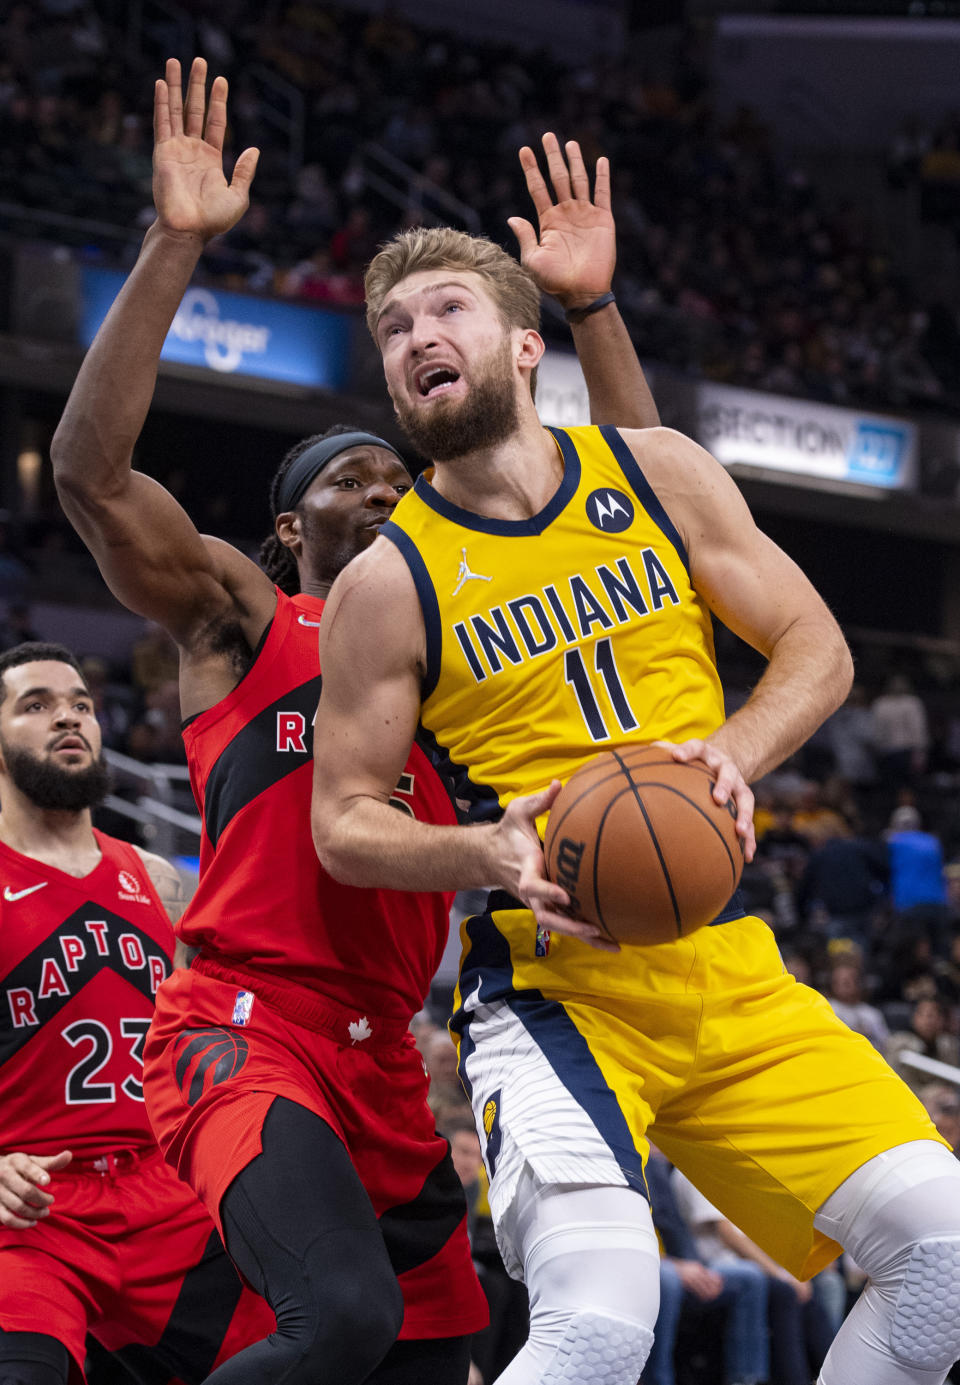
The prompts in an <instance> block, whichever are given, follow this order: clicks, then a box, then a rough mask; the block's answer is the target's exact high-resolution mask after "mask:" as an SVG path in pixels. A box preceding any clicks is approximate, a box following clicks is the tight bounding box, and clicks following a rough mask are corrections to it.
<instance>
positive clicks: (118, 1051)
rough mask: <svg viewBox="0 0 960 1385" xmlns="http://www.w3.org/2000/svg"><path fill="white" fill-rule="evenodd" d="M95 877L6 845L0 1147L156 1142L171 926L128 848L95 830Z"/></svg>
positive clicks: (78, 1148) (0, 927)
mask: <svg viewBox="0 0 960 1385" xmlns="http://www.w3.org/2000/svg"><path fill="white" fill-rule="evenodd" d="M96 838H97V842H98V843H99V845H100V849H101V851H102V852H103V859H102V861H101V862H100V864H99V865H98V866H97V867H96V868H95V869H94V870H92V871H91V872H90V874H89V875H84V876H81V877H79V878H78V877H76V876H73V875H67V874H66V873H65V872H64V871H62V870H57V869H56V867H55V866H48V865H45V864H44V863H43V862H42V861H34V860H33V859H32V858H31V857H29V856H22V855H21V854H20V853H19V852H18V851H13V850H11V848H10V847H8V846H5V845H4V844H3V843H2V842H0V1112H2V1113H3V1114H2V1117H0V1149H2V1150H3V1151H4V1152H6V1153H11V1152H12V1151H14V1150H26V1151H27V1152H28V1153H31V1154H55V1153H56V1152H57V1151H58V1150H61V1149H71V1150H73V1152H74V1154H83V1153H85V1152H86V1153H99V1152H101V1151H104V1150H114V1149H136V1148H141V1147H142V1146H144V1145H152V1144H153V1143H154V1139H153V1134H152V1132H151V1130H150V1125H149V1123H148V1121H147V1114H146V1108H145V1107H144V1104H143V1088H142V1086H141V1085H140V1077H141V1072H142V1067H143V1041H144V1038H145V1037H146V1033H147V1029H148V1028H149V1025H150V1019H151V1017H152V1015H153V1003H154V1001H153V998H154V996H155V995H156V992H157V987H158V986H159V985H160V982H161V981H162V980H163V978H164V977H165V976H167V975H168V974H169V972H170V970H171V959H172V956H173V929H172V928H171V926H170V922H169V920H168V918H167V915H166V914H165V912H164V910H163V907H162V905H161V904H160V902H159V900H158V899H157V896H156V893H155V892H154V889H153V885H152V883H151V880H150V877H149V875H148V874H147V868H146V866H145V865H144V863H143V861H142V860H141V858H140V857H139V856H138V855H137V853H136V852H135V851H134V849H133V847H132V846H128V845H127V843H126V842H119V841H117V840H116V839H115V838H113V837H106V836H104V835H103V833H101V832H97V833H96Z"/></svg>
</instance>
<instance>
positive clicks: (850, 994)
mask: <svg viewBox="0 0 960 1385" xmlns="http://www.w3.org/2000/svg"><path fill="white" fill-rule="evenodd" d="M826 996H827V1000H829V1002H830V1004H831V1006H832V1008H833V1012H834V1014H835V1015H837V1016H838V1017H839V1018H840V1019H842V1020H843V1022H844V1024H846V1025H848V1026H849V1027H850V1028H851V1029H852V1030H854V1031H855V1033H857V1034H862V1035H863V1036H864V1038H865V1039H869V1040H870V1042H871V1043H872V1044H873V1046H874V1048H875V1049H877V1050H878V1052H880V1053H883V1054H885V1053H886V1051H887V1043H888V1041H889V1038H890V1030H889V1028H888V1026H887V1022H886V1020H885V1019H884V1017H883V1014H882V1013H881V1011H880V1010H878V1009H877V1007H876V1006H875V1005H870V1004H868V1002H867V1001H865V1000H864V999H863V972H862V969H861V965H860V962H859V960H857V959H855V958H849V959H848V958H842V959H841V960H839V961H836V962H834V963H833V965H832V966H831V968H830V979H829V982H828V986H827V991H826Z"/></svg>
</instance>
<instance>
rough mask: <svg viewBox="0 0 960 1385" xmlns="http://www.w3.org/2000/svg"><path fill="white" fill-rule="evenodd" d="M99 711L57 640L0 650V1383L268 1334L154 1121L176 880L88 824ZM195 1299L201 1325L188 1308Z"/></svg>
mask: <svg viewBox="0 0 960 1385" xmlns="http://www.w3.org/2000/svg"><path fill="white" fill-rule="evenodd" d="M105 789H106V769H105V766H104V764H103V761H102V759H101V755H100V728H99V726H98V725H97V720H96V717H95V715H94V710H93V699H92V697H91V696H90V693H89V692H88V690H87V688H86V686H85V684H84V681H83V677H82V675H81V673H80V671H79V669H78V667H77V664H76V662H75V660H74V658H73V655H72V654H70V653H69V651H68V650H66V649H64V648H63V647H62V646H60V645H56V644H22V645H18V646H16V648H14V649H10V650H7V651H6V653H4V654H0V803H2V812H0V878H2V882H3V890H2V894H0V1109H2V1111H3V1121H2V1133H0V1382H3V1385H66V1382H67V1381H68V1380H71V1381H76V1380H80V1379H81V1378H82V1372H83V1362H84V1355H85V1341H86V1337H87V1333H88V1332H90V1333H92V1334H93V1335H94V1336H95V1337H96V1338H97V1340H98V1341H99V1342H101V1343H102V1344H103V1345H104V1346H105V1347H107V1348H108V1349H109V1350H111V1351H115V1352H117V1353H118V1354H119V1355H120V1357H121V1359H122V1360H124V1361H125V1362H126V1364H127V1365H128V1366H129V1367H130V1369H131V1370H133V1371H134V1373H135V1374H137V1375H138V1377H139V1375H140V1372H141V1371H143V1372H146V1373H147V1374H148V1375H149V1378H150V1379H152V1380H166V1379H168V1378H169V1377H170V1376H172V1375H177V1376H179V1377H180V1378H181V1379H183V1380H186V1381H189V1382H199V1381H201V1380H203V1379H204V1377H205V1376H206V1375H207V1374H208V1372H209V1371H210V1369H211V1368H212V1367H213V1366H214V1364H215V1363H216V1362H218V1361H220V1360H223V1359H224V1358H225V1357H227V1356H229V1355H230V1353H231V1352H233V1351H236V1350H237V1349H238V1347H242V1346H246V1345H248V1344H249V1343H250V1342H252V1341H255V1340H256V1339H257V1338H258V1337H259V1336H260V1335H262V1334H263V1333H264V1332H267V1331H269V1330H270V1328H271V1326H272V1323H273V1314H272V1313H271V1312H270V1310H269V1309H268V1307H267V1305H266V1304H265V1303H264V1302H263V1300H262V1299H260V1298H258V1297H257V1296H256V1295H255V1294H253V1293H251V1291H250V1290H249V1289H244V1288H243V1286H242V1284H241V1282H240V1280H239V1278H238V1277H237V1274H236V1271H235V1270H234V1268H233V1266H232V1265H231V1264H230V1261H229V1259H228V1258H227V1256H226V1255H225V1254H224V1250H223V1245H222V1243H221V1241H220V1237H219V1236H218V1235H217V1233H216V1231H215V1229H214V1227H213V1225H212V1223H211V1221H210V1218H209V1217H208V1215H207V1214H206V1212H205V1211H204V1209H203V1207H202V1206H201V1204H200V1202H199V1201H198V1200H197V1198H196V1196H195V1195H194V1194H193V1192H192V1191H191V1190H190V1189H189V1188H187V1187H186V1186H185V1185H184V1184H183V1183H181V1182H180V1180H179V1179H178V1178H177V1177H176V1176H175V1174H174V1173H173V1172H172V1171H171V1170H170V1169H169V1168H168V1167H167V1165H166V1164H165V1163H164V1162H163V1159H162V1158H161V1156H160V1152H159V1150H158V1149H157V1147H156V1142H155V1141H154V1138H153V1133H152V1131H151V1129H150V1124H149V1122H148V1120H147V1115H146V1110H145V1107H144V1101H143V1086H142V1084H141V1077H142V1062H143V1043H144V1039H145V1038H146V1034H147V1028H148V1026H149V1024H150V1018H151V1016H152V1014H153V1004H154V995H155V994H156V991H157V988H158V986H159V985H160V983H161V982H162V981H163V979H164V977H165V976H167V975H168V974H169V972H170V969H171V963H172V955H173V947H174V938H173V930H172V929H171V927H170V921H169V919H168V917H167V915H166V913H165V912H164V905H166V906H167V907H168V908H170V909H171V912H179V909H180V907H181V906H182V890H181V885H180V879H179V877H178V875H177V873H176V871H175V870H174V869H173V867H172V866H170V865H169V864H168V862H166V861H164V860H162V859H161V858H160V857H159V856H154V855H153V854H152V853H151V852H146V851H141V850H140V849H139V848H138V847H133V846H130V845H128V844H127V843H126V842H120V841H117V840H116V839H115V838H113V837H108V836H106V835H105V834H104V833H102V832H97V831H95V830H94V828H93V826H92V823H91V819H90V810H91V807H92V806H93V805H94V804H95V803H97V802H99V800H100V798H101V797H102V796H103V793H104V791H105ZM199 1303H202V1305H203V1312H202V1314H199V1315H198V1314H197V1313H196V1307H197V1304H199Z"/></svg>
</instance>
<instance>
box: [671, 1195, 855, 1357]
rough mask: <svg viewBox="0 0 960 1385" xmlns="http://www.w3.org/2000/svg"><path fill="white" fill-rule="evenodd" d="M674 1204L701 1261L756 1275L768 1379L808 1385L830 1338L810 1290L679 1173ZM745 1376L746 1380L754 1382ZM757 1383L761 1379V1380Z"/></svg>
mask: <svg viewBox="0 0 960 1385" xmlns="http://www.w3.org/2000/svg"><path fill="white" fill-rule="evenodd" d="M670 1181H671V1184H672V1186H673V1191H674V1195H675V1197H676V1200H677V1203H678V1205H679V1207H680V1210H681V1212H682V1213H683V1216H684V1218H685V1219H686V1221H687V1224H688V1225H689V1226H690V1227H691V1229H692V1231H693V1236H694V1241H695V1243H696V1246H697V1250H698V1253H699V1255H700V1258H701V1259H702V1260H703V1261H704V1262H705V1263H706V1264H708V1265H710V1267H711V1268H713V1269H716V1270H718V1271H720V1272H721V1273H722V1272H723V1271H724V1270H728V1271H729V1270H730V1269H732V1268H733V1267H734V1266H736V1267H738V1268H739V1269H740V1270H741V1272H742V1271H743V1270H744V1269H746V1267H749V1272H750V1273H752V1274H756V1273H757V1271H758V1270H759V1272H760V1273H761V1274H762V1275H763V1276H764V1278H765V1281H766V1285H767V1293H768V1300H767V1313H768V1321H769V1328H770V1333H769V1343H770V1379H771V1381H772V1382H773V1385H810V1381H811V1380H812V1379H813V1378H814V1377H815V1376H816V1375H817V1373H818V1371H819V1370H820V1367H821V1366H822V1365H823V1360H824V1357H825V1356H826V1354H827V1352H828V1350H829V1349H830V1343H831V1341H832V1340H833V1333H832V1331H831V1329H830V1324H829V1322H828V1320H827V1317H826V1314H825V1313H824V1311H823V1308H822V1307H821V1305H820V1303H819V1302H818V1301H817V1299H816V1298H815V1297H814V1292H813V1286H812V1285H811V1284H810V1283H809V1282H808V1283H804V1282H802V1281H801V1280H799V1279H794V1277H793V1275H791V1274H788V1273H787V1271H786V1270H785V1269H783V1268H782V1267H781V1266H780V1265H778V1264H777V1262H776V1261H775V1260H771V1259H770V1257H769V1256H768V1255H766V1254H765V1253H764V1251H762V1250H761V1249H760V1247H759V1246H758V1245H756V1244H755V1243H754V1242H753V1241H751V1240H750V1238H749V1236H745V1235H744V1233H743V1232H742V1231H741V1230H740V1229H739V1227H737V1226H734V1224H733V1222H731V1221H728V1220H727V1218H726V1217H724V1216H722V1215H721V1213H720V1212H719V1211H718V1210H717V1209H716V1207H714V1206H713V1204H712V1203H710V1202H708V1201H707V1199H706V1198H705V1197H704V1196H703V1194H702V1193H701V1192H699V1191H698V1190H697V1189H696V1188H695V1187H694V1186H693V1184H692V1183H691V1182H690V1180H689V1179H688V1178H686V1177H685V1176H684V1175H683V1174H682V1173H680V1171H679V1170H678V1169H675V1170H674V1172H673V1174H672V1175H671V1179H670ZM757 1378H758V1377H756V1376H748V1377H747V1379H757ZM761 1378H762V1377H761ZM858 1385H859V1382H858Z"/></svg>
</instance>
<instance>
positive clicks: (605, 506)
mask: <svg viewBox="0 0 960 1385" xmlns="http://www.w3.org/2000/svg"><path fill="white" fill-rule="evenodd" d="M587 519H589V521H590V523H591V524H592V525H593V527H594V529H602V530H603V532H604V533H605V534H622V533H623V531H624V529H629V528H630V525H631V524H632V523H633V501H632V500H631V499H630V497H629V495H625V494H624V493H623V491H614V490H609V489H604V490H598V491H591V492H590V494H589V495H588V496H587Z"/></svg>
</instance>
